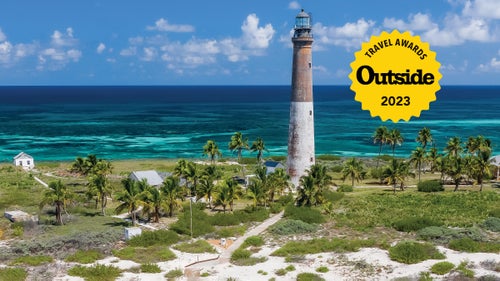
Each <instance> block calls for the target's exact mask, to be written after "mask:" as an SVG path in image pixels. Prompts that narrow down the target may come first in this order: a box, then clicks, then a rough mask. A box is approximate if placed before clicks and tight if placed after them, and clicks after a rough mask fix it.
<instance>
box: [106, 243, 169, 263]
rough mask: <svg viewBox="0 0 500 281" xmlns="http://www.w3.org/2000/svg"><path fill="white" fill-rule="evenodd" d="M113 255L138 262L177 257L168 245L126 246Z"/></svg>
mask: <svg viewBox="0 0 500 281" xmlns="http://www.w3.org/2000/svg"><path fill="white" fill-rule="evenodd" d="M113 255H114V256H116V257H117V258H120V259H124V260H131V261H135V262H137V263H153V262H162V261H169V260H173V259H175V254H174V253H173V252H172V251H171V250H170V249H169V248H167V247H158V246H151V247H147V248H144V247H130V246H128V247H125V248H123V249H121V250H114V251H113Z"/></svg>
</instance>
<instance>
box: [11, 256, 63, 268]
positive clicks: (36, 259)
mask: <svg viewBox="0 0 500 281" xmlns="http://www.w3.org/2000/svg"><path fill="white" fill-rule="evenodd" d="M53 261H54V259H53V258H52V257H49V256H22V257H18V258H17V259H15V260H14V261H12V263H11V264H13V265H17V264H24V265H29V266H39V265H41V264H45V263H51V262H53Z"/></svg>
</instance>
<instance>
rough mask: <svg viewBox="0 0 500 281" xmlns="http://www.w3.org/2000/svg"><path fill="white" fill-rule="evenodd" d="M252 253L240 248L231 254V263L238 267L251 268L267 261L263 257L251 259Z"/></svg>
mask: <svg viewBox="0 0 500 281" xmlns="http://www.w3.org/2000/svg"><path fill="white" fill-rule="evenodd" d="M251 255H252V252H250V251H249V250H247V249H244V248H242V247H240V248H238V249H236V250H235V251H234V252H233V253H232V254H231V263H233V264H235V265H239V266H252V265H255V264H257V263H261V262H264V261H266V260H267V258H265V257H252V256H251Z"/></svg>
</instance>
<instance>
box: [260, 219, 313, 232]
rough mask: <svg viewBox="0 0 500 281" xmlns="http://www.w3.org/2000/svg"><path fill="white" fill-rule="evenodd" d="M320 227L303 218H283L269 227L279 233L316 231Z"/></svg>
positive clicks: (271, 230)
mask: <svg viewBox="0 0 500 281" xmlns="http://www.w3.org/2000/svg"><path fill="white" fill-rule="evenodd" d="M317 229H318V227H317V226H316V225H314V224H309V223H306V222H303V221H301V220H294V219H282V220H280V221H278V222H277V223H276V224H274V225H272V226H271V227H270V228H269V232H271V233H273V234H278V235H292V234H301V233H314V232H316V230H317Z"/></svg>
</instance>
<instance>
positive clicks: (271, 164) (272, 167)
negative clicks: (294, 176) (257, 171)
mask: <svg viewBox="0 0 500 281" xmlns="http://www.w3.org/2000/svg"><path fill="white" fill-rule="evenodd" d="M264 166H266V174H267V175H269V174H272V173H274V171H276V169H285V166H284V165H283V164H281V163H280V162H277V161H270V160H269V161H266V162H264Z"/></svg>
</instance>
